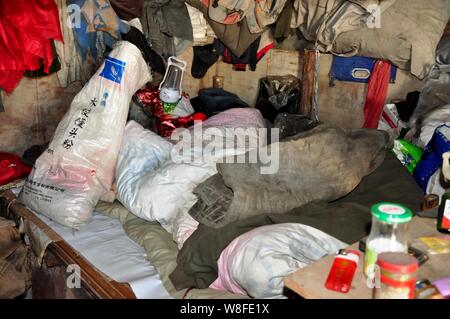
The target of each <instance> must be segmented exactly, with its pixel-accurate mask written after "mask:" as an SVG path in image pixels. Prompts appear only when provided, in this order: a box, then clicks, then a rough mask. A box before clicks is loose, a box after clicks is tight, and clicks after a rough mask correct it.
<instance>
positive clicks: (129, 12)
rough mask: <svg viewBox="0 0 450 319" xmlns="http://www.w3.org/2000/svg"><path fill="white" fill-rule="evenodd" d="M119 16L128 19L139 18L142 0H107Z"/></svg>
mask: <svg viewBox="0 0 450 319" xmlns="http://www.w3.org/2000/svg"><path fill="white" fill-rule="evenodd" d="M109 2H111V5H112V7H113V9H114V11H115V12H116V13H117V15H118V16H119V18H121V19H124V20H127V21H130V20H133V19H134V18H140V17H141V15H142V6H143V4H144V0H109Z"/></svg>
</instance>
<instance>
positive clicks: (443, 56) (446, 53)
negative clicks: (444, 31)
mask: <svg viewBox="0 0 450 319" xmlns="http://www.w3.org/2000/svg"><path fill="white" fill-rule="evenodd" d="M436 63H438V64H440V65H450V36H447V37H444V38H442V40H441V41H440V42H439V45H438V48H437V50H436Z"/></svg>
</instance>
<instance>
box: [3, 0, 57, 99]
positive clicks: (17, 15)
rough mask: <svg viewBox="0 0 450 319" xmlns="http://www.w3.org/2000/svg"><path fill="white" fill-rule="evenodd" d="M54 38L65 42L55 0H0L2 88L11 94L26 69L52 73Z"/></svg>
mask: <svg viewBox="0 0 450 319" xmlns="http://www.w3.org/2000/svg"><path fill="white" fill-rule="evenodd" d="M52 40H57V41H62V34H61V29H60V25H59V17H58V8H57V6H56V3H55V2H54V0H36V1H31V2H30V1H27V0H17V1H14V5H12V4H11V2H9V1H0V89H3V90H5V92H6V93H11V92H12V91H13V90H14V89H15V88H16V87H17V85H18V84H19V82H20V80H21V79H22V77H23V75H24V73H25V71H26V70H38V69H39V68H40V67H41V63H43V66H44V69H43V71H44V72H45V73H49V69H50V66H51V65H52V62H53V59H54V54H53V48H52Z"/></svg>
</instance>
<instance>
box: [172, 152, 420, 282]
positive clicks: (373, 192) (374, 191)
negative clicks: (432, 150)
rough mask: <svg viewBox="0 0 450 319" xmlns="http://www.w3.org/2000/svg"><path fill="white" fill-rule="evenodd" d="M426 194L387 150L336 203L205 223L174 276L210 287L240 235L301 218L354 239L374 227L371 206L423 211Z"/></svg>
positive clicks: (191, 239)
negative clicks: (400, 206)
mask: <svg viewBox="0 0 450 319" xmlns="http://www.w3.org/2000/svg"><path fill="white" fill-rule="evenodd" d="M422 199H423V193H422V191H421V190H420V188H419V186H418V185H417V184H416V182H415V180H414V178H413V177H412V176H411V175H410V174H409V172H408V171H407V170H406V169H405V168H404V167H403V165H402V164H401V163H400V162H399V161H398V160H397V159H396V158H395V156H394V155H392V154H390V153H388V154H386V158H385V160H384V162H383V163H382V164H381V165H380V166H379V167H378V168H377V169H376V170H375V171H374V172H373V173H371V174H369V175H367V176H366V177H364V178H363V179H362V181H361V183H360V184H359V185H358V187H356V189H355V190H353V191H352V192H351V193H350V194H348V195H347V196H345V197H343V198H341V199H339V200H337V201H334V202H331V203H327V202H312V203H309V204H306V205H303V206H300V207H298V208H294V209H292V210H291V211H290V212H288V213H285V214H263V215H259V216H254V217H251V218H248V219H245V220H239V221H237V222H234V223H231V224H229V225H227V226H225V227H222V228H220V229H215V228H211V227H207V226H205V225H200V226H199V227H198V229H197V230H196V231H195V232H194V233H193V234H192V235H191V237H189V239H188V240H187V241H186V242H185V243H184V246H183V249H182V250H180V252H179V254H178V258H177V263H178V267H177V269H176V271H175V272H174V273H173V275H172V276H171V279H172V281H173V284H174V285H175V287H177V289H182V288H184V287H198V288H201V287H209V285H210V284H211V283H213V281H214V280H215V279H216V278H217V274H218V271H217V260H218V259H219V256H220V254H221V252H222V251H223V250H224V249H225V248H226V247H227V246H228V244H229V243H230V242H231V241H232V240H233V239H235V238H237V237H238V236H240V235H242V234H244V233H246V232H248V231H250V230H252V229H254V228H256V227H260V226H263V225H270V224H279V223H300V224H305V225H308V226H311V227H314V228H317V229H319V230H321V231H323V232H325V233H327V234H329V235H331V236H333V237H336V238H337V239H339V240H341V241H343V242H345V243H347V244H352V243H354V242H357V241H358V240H360V239H361V238H363V237H365V236H367V234H368V232H369V230H370V226H369V225H370V222H371V215H370V207H371V206H372V205H373V204H375V203H377V202H381V201H389V202H394V203H400V204H403V205H406V206H407V207H409V208H410V209H412V210H413V211H418V210H419V209H420V205H421V203H422Z"/></svg>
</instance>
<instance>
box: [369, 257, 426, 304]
mask: <svg viewBox="0 0 450 319" xmlns="http://www.w3.org/2000/svg"><path fill="white" fill-rule="evenodd" d="M377 265H378V267H379V275H380V283H381V285H380V286H381V287H380V288H375V289H376V291H375V299H414V295H415V287H416V278H417V271H418V269H419V262H418V261H417V259H416V258H415V257H413V256H411V255H409V254H406V253H393V252H387V253H381V254H379V255H378V261H377Z"/></svg>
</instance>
